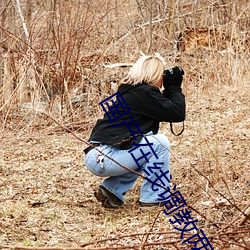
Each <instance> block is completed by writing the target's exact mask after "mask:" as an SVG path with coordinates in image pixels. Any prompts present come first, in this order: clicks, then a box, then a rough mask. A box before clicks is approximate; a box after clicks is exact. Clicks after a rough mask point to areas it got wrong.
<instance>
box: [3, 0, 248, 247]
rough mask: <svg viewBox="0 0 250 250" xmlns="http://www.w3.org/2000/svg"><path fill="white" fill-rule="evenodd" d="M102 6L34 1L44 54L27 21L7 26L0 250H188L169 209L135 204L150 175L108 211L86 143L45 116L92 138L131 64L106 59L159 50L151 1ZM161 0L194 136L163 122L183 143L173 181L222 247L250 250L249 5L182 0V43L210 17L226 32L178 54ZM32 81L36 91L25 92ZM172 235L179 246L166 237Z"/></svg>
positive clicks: (156, 7) (159, 24) (164, 49)
mask: <svg viewBox="0 0 250 250" xmlns="http://www.w3.org/2000/svg"><path fill="white" fill-rule="evenodd" d="M48 2H49V1H48ZM91 2H92V4H91ZM93 2H95V1H86V2H85V4H86V5H85V6H81V5H80V7H79V6H78V5H74V4H73V1H68V2H67V5H65V6H61V5H60V4H59V5H58V6H57V7H58V10H57V12H56V13H53V12H49V11H44V8H45V7H46V6H47V5H44V3H45V2H42V3H41V5H38V6H36V5H35V4H34V3H33V5H34V6H35V7H34V9H33V10H35V12H33V16H32V17H33V19H32V18H31V20H30V25H29V26H28V28H29V29H30V30H31V31H30V34H31V38H32V39H31V41H32V49H33V50H32V51H33V52H34V54H33V56H34V57H35V60H34V61H32V60H30V57H29V56H30V54H29V53H30V52H28V51H27V44H26V43H24V42H23V40H24V39H22V35H23V34H21V30H22V29H17V27H21V26H20V25H21V24H20V23H19V21H18V19H17V20H16V21H15V25H16V26H14V28H13V27H12V29H11V28H10V27H8V22H7V21H6V22H3V25H2V26H1V39H2V38H3V40H2V45H3V46H2V47H3V50H2V52H1V53H2V54H1V55H2V56H1V59H4V60H2V61H0V66H1V68H2V71H1V74H2V73H4V75H1V74H0V79H1V81H0V92H1V97H0V101H1V107H0V112H1V118H0V119H1V120H0V125H1V137H0V140H1V141H0V152H1V155H0V242H1V245H0V248H1V247H2V248H3V249H5V248H6V249H8V248H10V247H8V246H17V245H18V246H23V247H28V246H31V247H39V246H43V247H61V248H66V247H79V246H84V244H86V243H91V242H92V243H91V244H89V245H88V246H87V245H86V246H85V249H91V248H101V247H103V248H104V249H111V248H112V247H113V249H115V248H116V249H117V248H118V247H119V246H120V247H123V248H124V249H129V248H130V249H131V248H133V249H189V248H190V245H189V246H188V245H185V246H182V245H181V243H178V244H177V241H179V239H180V235H179V234H178V232H177V231H176V230H174V229H173V226H172V225H171V224H170V222H169V221H168V218H167V216H166V215H165V214H164V213H163V212H162V211H161V210H156V211H151V212H143V211H141V210H140V208H139V207H138V205H137V204H136V201H137V199H138V196H139V187H140V182H141V180H138V182H137V184H136V186H135V187H134V188H133V189H132V190H131V191H130V192H129V193H128V195H127V197H126V205H125V206H124V207H123V208H122V209H119V210H115V211H110V210H105V209H103V208H102V207H101V206H100V205H99V204H98V203H97V202H96V201H95V199H94V196H93V188H94V187H95V186H96V185H98V184H99V183H100V181H101V178H99V177H96V176H93V175H91V174H90V173H89V172H88V171H87V170H86V168H85V166H84V164H83V161H82V157H83V153H82V147H83V145H82V144H83V143H82V142H81V141H79V140H77V139H75V138H74V137H73V136H72V135H71V134H66V133H65V131H62V129H61V128H60V127H59V126H58V125H56V124H54V123H53V121H51V120H49V119H48V118H46V117H44V116H42V115H41V114H40V111H44V110H45V111H47V112H49V113H50V114H51V115H53V116H54V117H56V119H57V120H58V121H59V122H61V123H63V124H64V125H65V126H67V127H68V128H70V129H72V130H74V131H75V132H76V133H77V134H78V135H79V136H81V137H82V138H84V139H87V138H88V136H89V133H90V130H91V128H92V127H93V125H94V124H95V121H96V118H98V117H99V116H101V115H102V111H101V109H100V107H99V105H98V103H99V102H100V101H101V100H103V99H104V98H106V97H108V96H109V95H110V94H112V93H113V92H115V88H113V89H112V87H113V86H115V85H116V83H117V79H120V78H121V77H122V76H123V74H124V71H125V70H127V69H126V68H125V69H124V68H114V69H109V68H105V67H104V66H103V64H105V65H107V64H112V63H118V62H119V63H122V62H126V63H131V62H134V60H135V59H136V58H137V57H138V55H139V52H140V51H143V52H145V51H147V50H148V49H149V44H150V41H149V40H148V34H149V33H150V31H149V26H150V25H149V24H148V20H149V19H148V18H149V16H150V15H149V14H150V13H148V11H149V9H148V8H147V6H146V5H145V4H146V2H145V1H142V2H143V3H142V2H141V5H140V6H139V7H140V8H138V5H137V4H138V2H140V1H132V0H131V1H125V2H124V1H109V3H108V4H107V3H106V2H105V1H100V2H99V5H98V4H97V5H96V2H95V3H93ZM156 2H157V1H156ZM156 2H154V3H153V5H152V10H153V24H152V27H153V32H152V38H153V43H152V44H151V46H152V47H151V50H152V52H154V51H156V52H160V53H161V54H162V55H163V56H164V57H165V58H166V59H167V66H172V65H175V64H178V65H181V66H182V67H183V68H184V70H185V81H184V86H183V90H184V92H185V95H186V98H187V117H186V124H185V126H186V128H185V132H184V134H183V135H182V136H180V137H174V136H173V135H172V134H171V133H170V130H169V125H168V124H165V123H164V124H162V125H161V132H162V133H164V134H166V135H167V136H168V138H169V140H170V142H171V145H172V148H171V150H172V158H171V171H172V176H173V183H175V184H177V186H178V187H179V189H180V191H181V193H182V195H183V197H184V198H185V199H186V200H187V202H188V205H189V206H191V207H192V209H194V210H193V212H192V214H193V216H194V217H195V218H197V219H198V220H199V224H198V225H199V228H203V230H204V231H205V233H206V235H207V236H210V237H211V238H210V242H211V243H212V245H213V246H214V248H215V249H249V244H250V241H249V239H250V237H249V231H250V228H249V220H246V221H245V222H244V224H243V225H242V226H240V225H239V224H240V221H241V220H242V219H243V218H244V215H243V213H242V212H243V211H245V210H246V209H247V208H248V207H249V196H250V194H249V190H250V189H249V186H250V179H249V176H250V175H249V162H250V157H249V137H250V134H249V128H250V120H249V117H250V111H249V99H250V96H249V82H250V73H249V69H248V68H249V66H248V65H249V58H250V57H249V52H250V51H249V31H248V28H247V27H248V25H249V23H248V22H249V21H248V20H247V13H248V12H247V11H248V8H249V4H248V2H247V1H238V2H237V4H236V5H234V4H233V2H232V3H231V2H230V3H228V4H222V3H220V1H218V2H216V3H214V5H212V4H211V3H207V5H205V7H206V8H205V9H204V5H202V2H199V4H198V5H197V6H196V5H194V4H193V3H186V2H185V1H179V2H178V6H177V7H178V8H176V13H175V16H174V27H175V28H174V29H175V31H176V33H175V38H173V41H176V39H177V37H178V33H179V31H181V30H183V29H185V28H186V27H190V28H199V27H201V23H202V25H205V26H206V27H209V28H210V29H214V27H217V28H218V29H216V30H217V31H216V32H217V33H216V34H218V37H217V40H216V42H214V41H213V43H209V42H207V41H210V37H209V36H208V37H205V38H203V37H201V38H200V39H201V40H202V39H206V43H205V44H206V46H205V47H204V46H196V47H195V48H194V49H189V50H188V49H187V50H185V51H177V50H175V49H170V48H171V47H172V45H173V44H172V41H168V40H167V39H166V38H165V37H166V35H165V34H167V28H166V25H165V24H164V22H165V21H164V18H165V16H164V13H165V12H166V11H168V6H167V5H166V4H165V5H162V4H160V3H156ZM203 4H204V3H203ZM216 4H217V5H216ZM76 6H78V7H79V8H80V9H79V10H80V11H82V13H84V14H82V15H80V14H79V12H77V8H75V7H76ZM38 7H39V8H38ZM47 7H48V6H47ZM84 8H88V10H89V11H88V12H87V13H85V12H84ZM1 10H3V8H2V9H1ZM69 10H70V11H69ZM8 11H13V10H11V9H8ZM204 11H205V12H204ZM34 13H35V14H36V15H35V14H34ZM204 13H205V14H204ZM211 13H212V14H211ZM60 14H61V15H60ZM56 15H57V16H56ZM72 17H75V19H74V18H72ZM204 17H205V19H202V20H203V21H202V20H201V19H200V18H204ZM27 20H28V19H27ZM53 20H54V21H55V20H57V22H53ZM12 21H13V20H10V21H9V22H12ZM52 24H53V25H54V26H53V25H52ZM55 24H57V25H58V26H56V25H55ZM18 25H19V26H18ZM51 25H52V26H51ZM48 27H50V28H51V29H48ZM45 31H46V32H45ZM10 32H11V33H10ZM201 33H202V32H201ZM41 34H43V35H41ZM202 34H203V36H204V32H203V33H202ZM207 34H210V33H209V32H208V33H207ZM45 35H46V39H45V42H43V40H44V36H45ZM72 38H74V39H72ZM223 39H226V42H225V41H224V40H223ZM188 40H192V39H186V42H187V41H188ZM201 40H199V42H200V41H201ZM151 42H152V41H151ZM184 42H185V40H184ZM174 44H175V43H174ZM203 44H204V43H203ZM221 44H222V45H223V46H218V45H221ZM225 44H226V45H225ZM5 46H7V47H5ZM186 48H192V46H191V45H190V46H187V47H186ZM3 69H4V70H3ZM34 69H35V75H36V81H35V84H36V85H35V87H34V86H33V85H30V84H29V83H30V81H31V82H32V83H34V81H33V80H34V79H33V80H30V76H32V74H31V75H30V74H23V72H24V73H25V72H30V71H29V70H31V72H32V70H34ZM33 73H34V71H33ZM32 86H33V87H32ZM23 87H25V88H26V90H25V91H27V92H25V93H26V94H27V95H21V96H20V94H22V92H21V91H24V89H25V88H23ZM8 95H9V96H8ZM6 97H8V98H6ZM9 97H11V98H9ZM22 98H24V99H25V98H26V99H25V101H24V99H22ZM178 128H179V125H178V124H176V125H175V129H178ZM240 231H241V232H242V233H240ZM109 238H115V239H112V240H107V239H109ZM98 240H99V241H100V242H98ZM101 240H102V241H101ZM169 241H176V244H165V245H164V244H163V243H164V242H165V243H166V242H169ZM230 242H231V243H230ZM158 243H159V244H161V243H162V246H160V245H157V244H158ZM147 244H148V245H147ZM151 244H152V245H151ZM3 246H6V247H5V248H4V247H3ZM124 246H127V247H126V248H125V247H124ZM143 247H144V248H143Z"/></svg>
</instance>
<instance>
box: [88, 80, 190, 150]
mask: <svg viewBox="0 0 250 250" xmlns="http://www.w3.org/2000/svg"><path fill="white" fill-rule="evenodd" d="M118 91H119V92H120V93H121V95H122V97H123V98H124V100H125V102H126V104H127V105H128V107H129V108H130V112H129V113H126V114H124V115H122V116H121V117H120V118H118V119H117V120H115V121H113V122H111V121H110V120H109V118H108V116H107V115H106V114H105V115H104V117H103V118H102V119H99V120H98V121H97V123H96V125H95V127H94V128H93V130H92V133H91V136H90V138H89V140H88V141H99V142H101V143H104V144H108V145H113V146H115V147H118V148H120V149H128V148H130V147H131V146H132V143H133V142H134V141H135V140H134V139H133V137H132V136H131V134H130V132H129V130H128V128H127V127H126V125H125V124H121V125H119V126H116V127H114V125H116V124H119V123H121V122H123V121H126V122H127V123H129V122H131V117H130V115H132V117H133V119H134V120H135V122H136V123H139V128H140V131H141V132H142V133H143V134H146V133H148V132H149V131H152V132H153V133H154V134H156V133H157V132H158V129H159V122H161V121H165V122H181V121H183V120H184V119H185V109H186V105H185V96H184V95H183V94H182V90H181V88H180V87H177V86H170V87H169V89H168V91H165V92H164V93H163V94H162V93H161V92H160V90H159V89H158V88H157V87H154V86H152V85H149V84H147V83H142V84H138V85H135V86H133V85H131V84H122V85H120V86H119V88H118ZM121 110H122V109H121ZM130 128H131V129H132V130H136V126H135V125H134V124H132V125H131V127H130ZM141 138H142V136H138V137H137V140H136V141H139V140H140V139H141Z"/></svg>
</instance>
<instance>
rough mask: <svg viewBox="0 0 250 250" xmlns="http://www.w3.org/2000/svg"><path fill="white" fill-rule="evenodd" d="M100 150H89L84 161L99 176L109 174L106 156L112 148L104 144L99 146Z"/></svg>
mask: <svg viewBox="0 0 250 250" xmlns="http://www.w3.org/2000/svg"><path fill="white" fill-rule="evenodd" d="M97 149H98V150H99V151H101V152H102V153H100V152H99V151H98V150H96V149H93V150H91V151H90V152H88V154H87V155H85V158H84V161H85V165H86V167H87V168H88V170H89V171H90V172H91V173H93V174H94V175H97V176H107V175H106V168H105V161H106V160H105V158H106V157H105V156H104V155H108V154H109V153H110V152H111V151H112V148H111V147H109V146H107V145H102V146H99V147H97Z"/></svg>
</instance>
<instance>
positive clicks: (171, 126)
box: [170, 121, 185, 136]
mask: <svg viewBox="0 0 250 250" xmlns="http://www.w3.org/2000/svg"><path fill="white" fill-rule="evenodd" d="M184 128H185V124H184V121H183V122H182V130H181V131H180V132H179V133H178V134H176V133H175V132H174V129H173V123H172V122H170V129H171V132H172V134H174V135H175V136H179V135H181V134H182V133H183V131H184Z"/></svg>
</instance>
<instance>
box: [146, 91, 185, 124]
mask: <svg viewBox="0 0 250 250" xmlns="http://www.w3.org/2000/svg"><path fill="white" fill-rule="evenodd" d="M173 88H174V89H170V90H169V91H168V93H167V95H166V94H165V95H164V94H162V93H161V92H160V91H159V90H158V89H157V88H154V87H153V88H149V89H147V90H146V91H145V102H144V105H143V107H144V112H145V114H146V115H147V116H148V117H149V118H151V119H154V120H157V121H159V122H161V121H166V122H181V121H184V120H185V113H186V104H185V96H184V95H183V94H182V90H181V88H180V87H177V86H173Z"/></svg>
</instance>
